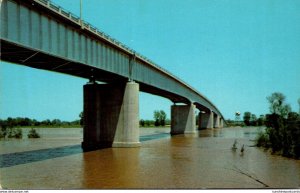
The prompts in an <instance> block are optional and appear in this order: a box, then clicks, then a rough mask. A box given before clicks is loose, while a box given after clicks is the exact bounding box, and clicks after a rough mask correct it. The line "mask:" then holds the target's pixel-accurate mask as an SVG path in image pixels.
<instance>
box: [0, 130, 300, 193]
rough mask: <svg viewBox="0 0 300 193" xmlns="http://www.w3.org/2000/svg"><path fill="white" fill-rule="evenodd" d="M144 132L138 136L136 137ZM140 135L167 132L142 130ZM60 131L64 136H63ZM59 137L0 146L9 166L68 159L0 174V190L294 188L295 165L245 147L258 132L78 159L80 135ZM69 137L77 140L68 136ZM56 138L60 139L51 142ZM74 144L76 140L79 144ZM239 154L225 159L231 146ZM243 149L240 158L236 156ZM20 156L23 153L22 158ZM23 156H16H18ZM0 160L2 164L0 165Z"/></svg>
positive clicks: (184, 139) (156, 143)
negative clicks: (18, 160)
mask: <svg viewBox="0 0 300 193" xmlns="http://www.w3.org/2000/svg"><path fill="white" fill-rule="evenodd" d="M142 130H143V129H142ZM142 130H141V135H144V136H150V135H154V134H164V133H168V132H170V129H169V128H164V129H162V128H160V129H159V128H158V129H153V128H151V129H145V131H142ZM67 131H70V130H69V128H68V130H67ZM67 131H66V130H62V131H61V133H59V132H60V131H59V129H57V130H56V132H55V135H56V136H55V135H54V133H53V134H50V136H51V137H45V136H44V139H43V138H41V139H23V140H19V141H17V140H6V141H0V147H1V149H0V156H3V155H4V154H6V155H9V156H11V158H12V159H13V158H14V155H16V153H19V154H17V155H21V156H29V155H30V156H38V155H44V156H46V155H48V154H53V155H55V154H57V152H68V151H69V154H63V155H62V156H60V157H55V158H53V157H51V156H49V159H48V158H47V157H46V159H42V160H40V161H36V160H33V161H32V162H27V163H24V164H22V163H21V164H20V163H18V164H16V165H12V166H9V167H2V168H0V175H1V176H0V181H1V185H2V187H3V188H9V189H74V188H75V189H103V188H104V189H107V188H108V189H111V188H122V189H124V188H147V189H148V188H159V189H161V188H299V187H300V172H299V171H300V161H299V160H292V159H288V158H284V157H281V156H276V155H271V154H269V153H268V152H264V150H263V149H260V148H256V147H252V146H253V141H252V140H253V139H254V138H255V136H256V133H257V132H258V129H257V128H252V127H250V128H223V129H214V130H201V131H199V132H198V133H196V134H188V135H177V136H173V137H164V138H159V139H153V140H146V141H144V142H142V147H140V148H108V149H102V150H97V151H91V152H87V153H82V151H80V143H81V141H82V133H81V132H82V130H81V131H80V130H76V129H74V131H73V132H74V133H67ZM75 134H76V135H75ZM58 136H60V137H58ZM78 136H79V137H78ZM235 139H236V140H237V142H238V144H237V147H238V149H237V150H236V151H232V149H231V147H232V144H233V142H234V140H235ZM243 144H244V145H245V151H244V153H241V152H240V149H241V146H242V145H243ZM24 152H25V153H24ZM21 153H22V154H21ZM0 160H1V158H0Z"/></svg>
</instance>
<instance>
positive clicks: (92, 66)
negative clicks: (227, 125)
mask: <svg viewBox="0 0 300 193" xmlns="http://www.w3.org/2000/svg"><path fill="white" fill-rule="evenodd" d="M1 60H3V61H7V62H11V63H17V64H20V65H25V66H29V67H33V68H38V69H44V70H49V71H54V72H59V73H64V74H69V75H73V76H77V77H82V78H86V79H89V80H90V81H89V82H88V83H87V84H86V85H85V86H84V122H85V124H84V140H83V143H82V147H83V148H84V149H97V148H101V147H111V146H114V147H134V146H139V145H140V142H139V132H138V131H139V118H138V117H139V112H138V105H139V99H138V93H139V91H142V92H146V93H150V94H154V95H158V96H161V97H165V98H168V99H170V100H171V101H172V102H173V103H174V105H172V107H171V134H181V133H194V132H195V131H196V124H195V122H196V120H195V108H197V109H199V110H200V113H199V120H197V121H198V122H199V124H198V125H199V128H218V127H222V126H223V124H224V117H223V116H222V114H221V112H220V111H219V110H218V109H217V107H216V106H215V105H214V104H213V103H212V102H210V101H209V100H208V99H207V98H206V97H204V96H203V95H202V94H201V93H199V92H198V91H197V90H196V89H194V88H192V87H191V86H190V85H188V84H187V83H185V82H184V81H182V80H180V79H179V78H178V77H176V76H174V75H173V74H171V73H170V72H168V71H167V70H165V69H163V68H161V67H159V66H158V65H156V64H155V63H154V62H152V61H151V60H149V59H147V58H145V57H144V56H142V55H141V54H139V53H137V52H135V51H134V50H132V49H130V48H128V47H127V46H125V45H123V44H122V43H120V42H119V41H117V40H115V39H113V38H111V37H110V36H108V35H107V34H105V33H103V32H102V31H100V30H98V29H97V28H96V27H94V26H92V25H91V24H89V23H87V22H85V21H82V20H80V18H78V17H77V16H75V15H73V14H71V13H70V12H68V11H66V10H64V9H63V8H61V7H59V6H57V5H55V4H53V3H51V2H50V1H47V0H2V2H1ZM97 81H99V82H102V83H97ZM103 83H105V84H103ZM178 103H180V104H178ZM181 103H182V104H181Z"/></svg>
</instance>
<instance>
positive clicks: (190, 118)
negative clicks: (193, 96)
mask: <svg viewBox="0 0 300 193" xmlns="http://www.w3.org/2000/svg"><path fill="white" fill-rule="evenodd" d="M195 132H196V119H195V105H193V104H191V105H172V107H171V135H176V134H183V133H195Z"/></svg>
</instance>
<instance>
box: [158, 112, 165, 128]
mask: <svg viewBox="0 0 300 193" xmlns="http://www.w3.org/2000/svg"><path fill="white" fill-rule="evenodd" d="M166 118H167V114H166V113H165V112H164V111H163V110H160V119H159V124H160V125H161V126H165V125H166Z"/></svg>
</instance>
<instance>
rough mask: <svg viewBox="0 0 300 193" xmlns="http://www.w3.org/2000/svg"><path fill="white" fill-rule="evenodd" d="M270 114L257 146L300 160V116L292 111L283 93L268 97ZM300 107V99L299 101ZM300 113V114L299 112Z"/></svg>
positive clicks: (257, 140)
mask: <svg viewBox="0 0 300 193" xmlns="http://www.w3.org/2000/svg"><path fill="white" fill-rule="evenodd" d="M267 100H268V102H269V104H270V113H271V114H268V115H266V119H265V125H266V127H267V128H266V131H265V132H261V133H259V135H258V137H257V139H256V145H257V146H259V147H265V148H266V149H269V148H270V149H271V150H272V152H273V153H279V154H281V155H283V156H286V157H293V158H298V159H299V158H300V115H299V114H298V113H296V112H292V111H291V107H290V105H289V104H286V103H285V96H284V95H283V94H282V93H278V92H277V93H273V94H272V95H271V96H269V97H267ZM298 103H299V107H300V99H299V100H298ZM299 113H300V112H299Z"/></svg>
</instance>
